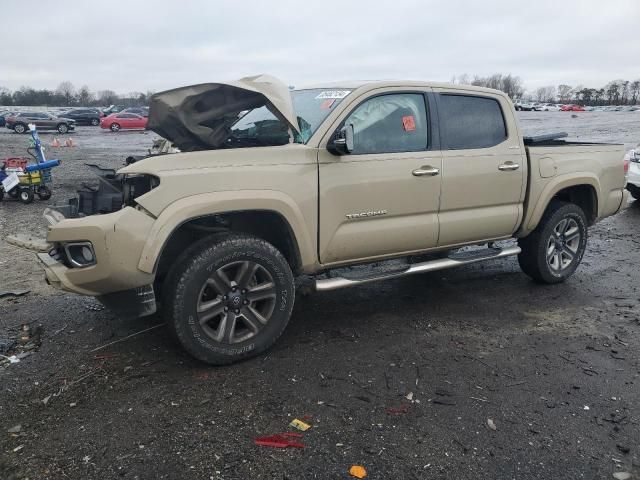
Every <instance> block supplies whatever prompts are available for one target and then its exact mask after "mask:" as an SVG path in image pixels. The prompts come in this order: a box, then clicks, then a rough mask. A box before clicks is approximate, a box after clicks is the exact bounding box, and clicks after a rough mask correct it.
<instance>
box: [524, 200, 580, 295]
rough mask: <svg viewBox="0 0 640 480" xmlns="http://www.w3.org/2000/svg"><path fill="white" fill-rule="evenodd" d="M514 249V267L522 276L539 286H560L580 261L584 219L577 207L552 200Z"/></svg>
mask: <svg viewBox="0 0 640 480" xmlns="http://www.w3.org/2000/svg"><path fill="white" fill-rule="evenodd" d="M564 221H566V223H564V224H563V223H562V222H564ZM576 235H577V237H576ZM518 245H519V246H520V248H521V249H522V252H520V254H519V255H518V263H519V264H520V268H521V269H522V271H523V272H524V273H526V274H527V275H528V276H530V277H531V278H533V279H534V280H536V281H537V282H541V283H548V284H553V283H560V282H564V281H565V280H566V279H567V278H569V277H570V276H571V275H573V274H574V272H575V271H576V269H577V268H578V265H580V262H581V261H582V257H583V255H584V252H585V249H586V247H587V218H586V216H585V214H584V212H583V211H582V209H581V208H580V207H579V206H577V205H575V204H573V203H567V202H561V201H559V200H553V201H552V202H551V204H549V206H548V207H547V210H546V212H545V213H544V215H543V216H542V219H541V220H540V223H539V224H538V226H537V227H536V229H535V230H534V231H533V232H532V233H530V234H529V235H528V236H526V237H524V238H521V239H519V240H518ZM565 262H566V263H565Z"/></svg>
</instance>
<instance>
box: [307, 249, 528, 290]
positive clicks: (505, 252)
mask: <svg viewBox="0 0 640 480" xmlns="http://www.w3.org/2000/svg"><path fill="white" fill-rule="evenodd" d="M487 250H489V251H488V252H487V253H486V254H484V255H483V254H480V255H474V256H468V257H466V258H455V254H453V255H452V256H450V257H447V258H438V259H436V260H429V261H428V262H421V263H414V264H413V265H409V266H408V267H407V269H406V270H402V271H399V272H398V271H396V272H392V273H388V274H385V275H373V276H371V277H364V278H358V279H350V278H344V277H334V278H326V279H321V280H316V281H315V287H316V290H317V291H319V292H322V291H327V290H336V289H338V288H345V287H352V286H354V285H361V284H363V283H369V282H376V281H378V280H387V279H389V278H397V277H404V276H405V275H414V274H416V273H425V272H434V271H436V270H445V269H447V268H454V267H459V266H461V265H469V264H471V263H477V262H482V261H483V260H492V259H495V258H502V257H511V256H513V255H518V254H519V253H520V247H518V246H513V247H507V248H502V249H497V248H492V249H487ZM478 253H480V252H478ZM482 253H484V252H482Z"/></svg>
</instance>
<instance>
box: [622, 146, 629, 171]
mask: <svg viewBox="0 0 640 480" xmlns="http://www.w3.org/2000/svg"><path fill="white" fill-rule="evenodd" d="M622 162H623V165H624V167H623V168H624V174H625V176H626V175H628V174H629V163H630V162H631V152H627V153H625V155H624V158H623V160H622Z"/></svg>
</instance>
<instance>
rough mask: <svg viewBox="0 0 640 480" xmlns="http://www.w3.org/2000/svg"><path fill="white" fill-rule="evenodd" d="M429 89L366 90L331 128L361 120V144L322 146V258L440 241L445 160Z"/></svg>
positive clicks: (392, 251)
mask: <svg viewBox="0 0 640 480" xmlns="http://www.w3.org/2000/svg"><path fill="white" fill-rule="evenodd" d="M398 90H400V89H398ZM426 93H427V90H426V89H425V90H424V91H415V92H414V91H410V92H407V91H397V92H394V91H388V90H385V91H384V93H382V94H375V93H374V94H365V95H364V96H362V97H360V98H357V99H354V100H353V101H352V103H351V105H350V108H348V109H347V110H346V112H345V115H344V116H343V117H342V119H339V120H337V121H336V123H335V124H334V125H333V127H332V129H330V133H331V134H333V132H335V131H337V130H338V129H339V128H340V127H341V126H342V125H345V124H353V125H354V134H355V135H354V147H355V148H354V151H353V152H351V153H350V154H348V155H342V156H336V155H333V154H331V153H330V152H329V151H327V149H326V148H321V149H320V151H319V153H318V160H319V183H320V185H319V187H320V189H319V191H320V194H319V203H320V205H319V206H320V225H319V227H320V234H319V245H318V250H319V257H320V262H321V263H323V264H332V263H340V262H347V261H355V260H362V261H365V260H368V259H373V258H377V257H382V256H385V255H397V254H401V253H403V252H405V253H406V252H415V251H420V250H425V249H428V248H432V247H435V246H436V244H437V241H438V205H439V199H440V176H439V173H440V168H441V166H442V165H441V154H440V152H439V149H438V148H437V141H436V142H435V143H434V139H436V138H437V137H435V136H434V135H432V134H431V128H430V125H429V124H428V121H427V118H428V115H427V111H428V109H427V94H426ZM434 145H435V148H434Z"/></svg>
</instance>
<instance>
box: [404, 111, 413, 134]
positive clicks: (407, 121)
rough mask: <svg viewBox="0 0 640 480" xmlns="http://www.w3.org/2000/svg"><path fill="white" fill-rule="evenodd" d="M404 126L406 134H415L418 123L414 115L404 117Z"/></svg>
mask: <svg viewBox="0 0 640 480" xmlns="http://www.w3.org/2000/svg"><path fill="white" fill-rule="evenodd" d="M402 126H403V127H404V131H405V132H413V131H414V130H415V129H416V121H415V119H414V118H413V115H407V116H406V117H402Z"/></svg>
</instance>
